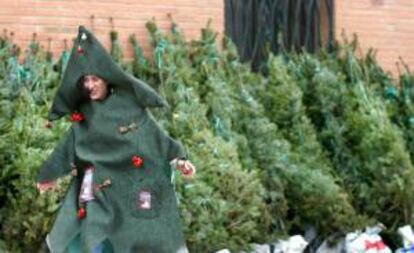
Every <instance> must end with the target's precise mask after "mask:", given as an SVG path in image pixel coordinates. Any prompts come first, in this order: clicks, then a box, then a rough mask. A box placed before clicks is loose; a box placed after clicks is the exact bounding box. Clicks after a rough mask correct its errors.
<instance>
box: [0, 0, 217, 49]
mask: <svg viewBox="0 0 414 253" xmlns="http://www.w3.org/2000/svg"><path fill="white" fill-rule="evenodd" d="M167 14H171V16H172V17H173V19H174V20H175V21H176V22H177V23H178V24H179V26H180V27H181V29H182V30H183V31H184V34H185V35H186V37H187V38H188V39H191V38H198V37H199V34H200V28H202V27H204V26H205V25H206V24H207V22H208V20H209V19H210V18H211V19H212V24H211V25H212V27H213V28H214V29H215V30H216V31H219V32H220V33H221V34H222V33H223V29H224V5H223V1H222V0H196V1H194V0H168V1H167V0H117V1H113V0H111V1H110V0H92V1H83V0H79V1H73V0H0V29H2V30H3V29H4V28H6V29H7V30H8V31H13V32H14V34H15V35H14V41H15V42H16V43H17V44H18V45H20V46H22V47H23V48H26V46H27V44H28V43H29V42H30V40H31V39H32V34H33V33H37V35H38V36H37V37H38V40H39V41H40V42H41V45H43V46H44V47H47V45H48V39H49V38H51V39H52V40H51V48H52V52H53V53H54V56H55V57H57V56H59V53H60V52H61V51H62V49H63V47H64V42H63V41H64V39H65V38H66V39H68V41H70V42H71V39H72V38H73V37H75V36H76V35H77V27H78V26H79V25H81V24H83V25H85V26H86V27H88V28H91V27H92V23H93V27H94V31H95V34H96V36H97V37H98V39H100V40H101V41H102V42H103V43H104V44H105V45H106V46H107V48H109V47H108V46H109V41H110V40H109V31H110V29H111V22H110V18H111V17H112V18H113V25H114V28H115V29H116V30H117V31H119V35H120V40H121V43H122V45H123V46H124V53H125V55H126V56H127V57H131V55H132V47H131V46H130V45H129V43H128V36H129V35H130V34H132V33H135V34H136V35H137V38H138V40H139V42H140V43H141V44H142V45H143V46H144V50H146V51H148V48H149V43H148V33H147V31H146V28H145V23H146V21H148V20H150V19H152V18H153V17H154V18H155V19H156V21H157V23H158V24H159V26H160V27H161V28H164V29H168V28H169V25H170V24H171V22H170V19H169V18H168V16H167ZM92 15H93V16H94V18H93V22H92V19H91V16H92ZM70 45H71V44H70Z"/></svg>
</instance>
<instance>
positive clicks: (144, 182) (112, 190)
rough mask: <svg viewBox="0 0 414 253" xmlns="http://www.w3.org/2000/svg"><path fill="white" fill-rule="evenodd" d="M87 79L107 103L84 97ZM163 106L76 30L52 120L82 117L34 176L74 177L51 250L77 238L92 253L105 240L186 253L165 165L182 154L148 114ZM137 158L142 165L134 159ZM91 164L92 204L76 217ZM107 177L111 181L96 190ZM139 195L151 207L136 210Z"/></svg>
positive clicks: (150, 252)
mask: <svg viewBox="0 0 414 253" xmlns="http://www.w3.org/2000/svg"><path fill="white" fill-rule="evenodd" d="M86 74H93V75H96V76H99V77H101V78H103V79H104V80H106V81H107V83H108V84H109V87H110V88H111V92H110V93H109V94H108V97H107V98H106V99H105V100H102V101H88V100H84V97H83V96H82V91H81V89H80V88H79V82H80V79H81V77H82V76H84V75H86ZM162 106H166V103H165V101H164V100H163V99H162V98H161V97H159V96H158V95H157V93H156V92H155V91H154V90H153V89H152V88H151V87H149V86H148V85H147V84H145V83H144V82H142V81H140V80H138V79H136V78H135V77H133V76H131V75H129V74H127V73H125V72H124V71H123V70H122V69H121V68H120V67H119V66H118V65H117V64H116V63H115V62H114V61H113V60H112V58H111V56H110V55H109V54H108V53H107V51H106V50H105V49H104V48H103V46H102V45H101V44H100V43H99V42H98V40H97V39H96V38H95V37H94V35H93V34H92V33H91V32H90V31H88V30H87V29H85V28H84V27H83V26H81V27H79V34H78V37H77V39H76V41H75V45H74V47H73V50H72V52H71V57H70V59H69V63H68V65H67V68H66V71H65V74H64V76H63V80H62V83H61V85H60V87H59V88H58V91H57V94H56V96H55V98H54V101H53V105H52V108H51V111H50V114H49V120H51V121H53V120H57V119H59V118H61V117H63V116H65V115H68V114H72V113H74V112H78V113H82V114H83V115H84V119H83V120H81V121H79V122H73V125H72V126H71V128H70V129H69V130H68V132H67V133H66V135H65V136H64V137H63V139H62V140H61V141H60V143H59V144H58V146H57V147H56V148H55V150H54V151H53V152H52V154H51V155H50V157H49V158H48V159H47V160H46V161H45V163H44V164H43V166H42V168H41V170H40V173H39V177H38V182H40V183H42V182H43V183H44V182H48V181H52V180H56V179H57V178H58V177H61V176H64V175H67V174H68V173H70V172H71V170H72V169H73V168H76V171H77V172H78V173H77V175H76V176H74V178H73V180H72V182H71V185H70V187H69V190H68V192H67V195H66V197H65V199H64V202H63V204H62V206H61V208H60V211H59V213H58V216H57V218H56V221H55V224H54V226H53V228H52V231H51V232H50V234H49V236H48V238H47V241H48V245H49V247H50V250H51V252H52V253H61V252H62V253H63V252H67V251H68V246H69V244H70V243H71V242H72V241H74V239H75V238H76V239H77V240H78V241H79V245H80V248H81V252H82V253H92V252H93V250H94V248H95V247H96V246H97V245H98V244H100V243H102V242H103V241H105V243H107V242H110V244H111V245H112V248H113V250H114V252H115V253H130V252H134V253H135V252H140V253H141V252H142V253H172V252H187V248H186V246H185V240H184V237H183V233H182V228H181V222H180V217H179V212H178V208H177V199H176V195H175V192H174V189H173V185H172V183H171V179H170V178H171V173H172V171H171V166H170V164H169V163H170V161H171V160H172V159H174V158H177V157H185V155H186V154H185V152H184V150H183V148H182V146H181V145H180V144H179V143H178V142H176V141H175V140H173V139H172V138H170V137H169V136H168V134H167V133H166V132H165V131H163V130H162V129H161V128H160V127H159V126H158V125H157V123H156V122H155V120H154V118H153V117H152V115H151V114H150V112H149V111H148V109H147V108H148V107H162ZM134 156H135V157H140V158H141V159H142V160H143V163H142V165H139V166H138V165H137V164H136V163H134V162H133V157H134ZM71 164H72V165H71ZM73 165H75V167H73ZM91 165H92V166H94V167H95V170H94V175H93V186H94V196H95V199H94V200H92V201H90V202H88V203H87V205H86V211H87V215H86V217H85V218H83V219H80V218H79V217H78V214H77V212H78V210H79V208H80V203H79V201H78V198H79V190H80V185H81V183H82V178H83V174H84V171H83V170H84V168H86V167H87V166H91ZM108 180H109V181H110V182H111V183H110V184H109V185H106V186H103V187H101V186H102V185H103V183H104V182H108ZM143 192H144V195H145V194H147V195H146V196H147V197H148V193H149V194H150V203H151V204H150V208H147V207H146V208H142V206H141V205H140V203H141V202H140V201H142V199H141V198H142V196H143V195H142V193H143Z"/></svg>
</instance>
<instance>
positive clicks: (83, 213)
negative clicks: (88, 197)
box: [78, 207, 86, 219]
mask: <svg viewBox="0 0 414 253" xmlns="http://www.w3.org/2000/svg"><path fill="white" fill-rule="evenodd" d="M85 217H86V209H85V208H83V207H81V208H79V210H78V218H79V219H83V218H85Z"/></svg>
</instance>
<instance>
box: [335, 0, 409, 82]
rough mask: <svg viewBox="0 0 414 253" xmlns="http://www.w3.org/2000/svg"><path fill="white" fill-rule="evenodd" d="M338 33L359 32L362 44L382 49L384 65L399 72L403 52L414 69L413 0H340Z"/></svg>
mask: <svg viewBox="0 0 414 253" xmlns="http://www.w3.org/2000/svg"><path fill="white" fill-rule="evenodd" d="M335 4H336V6H335V8H336V34H337V37H338V38H339V36H340V35H341V32H342V29H344V31H345V32H346V34H347V35H348V37H351V35H352V34H353V33H356V34H357V35H358V37H359V41H360V43H361V45H362V48H364V49H365V50H366V49H367V48H369V47H373V48H376V49H377V50H378V53H377V56H378V58H379V60H380V63H381V65H382V66H383V67H384V68H385V69H387V70H389V71H392V72H393V73H394V74H397V68H396V65H395V63H396V62H397V61H398V57H399V56H402V57H403V59H404V61H405V62H406V63H407V64H408V65H409V66H410V67H411V68H412V69H413V70H414V1H413V0H336V1H335Z"/></svg>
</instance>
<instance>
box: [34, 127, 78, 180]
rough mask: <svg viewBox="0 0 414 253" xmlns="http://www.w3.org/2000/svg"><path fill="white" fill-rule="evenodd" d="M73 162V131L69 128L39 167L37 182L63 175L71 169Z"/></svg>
mask: <svg viewBox="0 0 414 253" xmlns="http://www.w3.org/2000/svg"><path fill="white" fill-rule="evenodd" d="M73 162H74V132H73V129H72V128H70V129H69V130H68V131H67V132H66V134H65V136H64V137H63V138H62V139H61V140H60V141H59V143H58V145H57V146H56V148H55V149H54V150H53V152H52V154H51V155H50V156H49V157H48V158H47V159H46V161H45V162H44V163H43V165H42V167H41V168H40V172H39V174H38V176H37V182H39V183H42V182H49V181H54V180H56V179H58V178H59V177H62V176H65V175H66V174H68V173H69V172H70V171H71V163H73Z"/></svg>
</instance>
